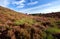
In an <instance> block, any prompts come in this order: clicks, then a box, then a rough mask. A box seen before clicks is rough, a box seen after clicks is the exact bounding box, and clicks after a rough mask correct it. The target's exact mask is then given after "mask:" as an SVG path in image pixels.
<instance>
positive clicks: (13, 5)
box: [0, 0, 60, 13]
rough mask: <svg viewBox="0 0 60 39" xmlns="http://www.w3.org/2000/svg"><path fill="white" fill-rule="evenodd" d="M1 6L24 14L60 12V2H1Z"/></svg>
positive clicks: (17, 0)
mask: <svg viewBox="0 0 60 39" xmlns="http://www.w3.org/2000/svg"><path fill="white" fill-rule="evenodd" d="M0 6H3V7H7V8H10V9H12V10H15V11H18V12H23V13H48V12H57V11H60V0H0Z"/></svg>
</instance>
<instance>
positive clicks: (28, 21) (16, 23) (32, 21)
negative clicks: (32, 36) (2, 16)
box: [14, 18, 35, 25]
mask: <svg viewBox="0 0 60 39" xmlns="http://www.w3.org/2000/svg"><path fill="white" fill-rule="evenodd" d="M14 23H15V25H22V24H25V23H27V24H29V25H32V24H34V23H35V20H33V19H30V18H22V19H20V20H16V21H15V22H14Z"/></svg>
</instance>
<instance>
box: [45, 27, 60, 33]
mask: <svg viewBox="0 0 60 39" xmlns="http://www.w3.org/2000/svg"><path fill="white" fill-rule="evenodd" d="M46 32H48V33H51V34H52V33H60V29H59V28H48V29H47V30H46Z"/></svg>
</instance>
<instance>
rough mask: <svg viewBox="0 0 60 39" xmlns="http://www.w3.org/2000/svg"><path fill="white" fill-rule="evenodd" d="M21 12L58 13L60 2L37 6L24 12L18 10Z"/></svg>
mask: <svg viewBox="0 0 60 39" xmlns="http://www.w3.org/2000/svg"><path fill="white" fill-rule="evenodd" d="M20 11H21V12H23V11H24V12H26V13H40V12H41V13H48V12H57V11H60V0H57V1H54V2H50V3H47V4H44V5H39V6H37V7H32V8H28V9H25V10H20Z"/></svg>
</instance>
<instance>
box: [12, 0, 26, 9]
mask: <svg viewBox="0 0 60 39" xmlns="http://www.w3.org/2000/svg"><path fill="white" fill-rule="evenodd" d="M24 2H25V0H20V1H14V2H12V4H16V5H17V8H23V7H24V6H25V4H24Z"/></svg>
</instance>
